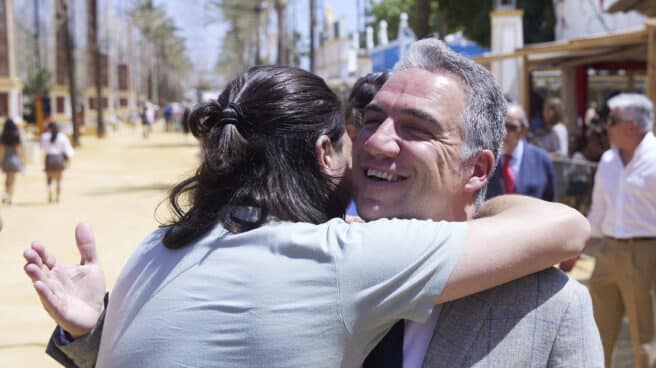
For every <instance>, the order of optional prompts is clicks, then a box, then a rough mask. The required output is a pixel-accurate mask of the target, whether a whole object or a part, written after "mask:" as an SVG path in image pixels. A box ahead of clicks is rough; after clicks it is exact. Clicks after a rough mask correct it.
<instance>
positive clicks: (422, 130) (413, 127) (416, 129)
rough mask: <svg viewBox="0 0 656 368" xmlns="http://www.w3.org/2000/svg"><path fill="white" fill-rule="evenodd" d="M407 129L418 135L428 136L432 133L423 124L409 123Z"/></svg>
mask: <svg viewBox="0 0 656 368" xmlns="http://www.w3.org/2000/svg"><path fill="white" fill-rule="evenodd" d="M406 129H407V130H408V132H410V133H412V134H416V135H422V136H427V135H430V133H429V132H428V131H427V130H426V129H425V128H424V127H422V126H419V125H407V126H406Z"/></svg>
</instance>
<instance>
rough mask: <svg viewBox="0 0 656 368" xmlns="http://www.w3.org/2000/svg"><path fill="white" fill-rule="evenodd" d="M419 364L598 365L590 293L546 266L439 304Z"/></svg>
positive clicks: (601, 358) (426, 367) (599, 348)
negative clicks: (434, 323) (423, 355)
mask: <svg viewBox="0 0 656 368" xmlns="http://www.w3.org/2000/svg"><path fill="white" fill-rule="evenodd" d="M423 366H424V368H434V367H503V368H506V367H522V368H528V367H568V368H573V367H603V366H604V354H603V348H602V345H601V339H600V337H599V331H598V329H597V325H596V323H595V321H594V317H593V314H592V302H591V299H590V294H589V293H588V290H587V289H586V287H585V286H583V285H581V284H580V283H578V282H577V281H575V280H573V279H571V278H569V277H568V276H567V275H565V274H564V273H562V272H561V271H560V270H557V269H555V268H549V269H547V270H544V271H542V272H538V273H535V274H532V275H530V276H527V277H524V278H521V279H519V280H515V281H512V282H509V283H507V284H504V285H501V286H498V287H496V288H493V289H490V290H487V291H484V292H481V293H478V294H474V295H471V296H468V297H465V298H462V299H459V300H455V301H453V302H449V303H445V304H444V305H443V306H442V309H441V312H440V316H439V319H438V321H437V326H436V329H435V332H434V334H433V337H432V339H431V343H430V346H429V348H428V351H427V352H426V357H425V359H424V364H423Z"/></svg>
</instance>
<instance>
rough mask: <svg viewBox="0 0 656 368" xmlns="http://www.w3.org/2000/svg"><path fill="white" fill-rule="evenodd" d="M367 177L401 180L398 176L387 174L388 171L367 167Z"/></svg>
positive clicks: (393, 180) (392, 180)
mask: <svg viewBox="0 0 656 368" xmlns="http://www.w3.org/2000/svg"><path fill="white" fill-rule="evenodd" d="M367 177H369V178H376V179H382V180H386V181H391V182H396V181H399V180H401V177H400V176H397V175H392V174H388V173H385V172H382V171H379V170H374V169H368V170H367Z"/></svg>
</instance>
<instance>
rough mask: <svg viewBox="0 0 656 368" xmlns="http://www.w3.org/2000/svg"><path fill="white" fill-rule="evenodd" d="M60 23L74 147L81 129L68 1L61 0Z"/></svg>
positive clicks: (78, 140)
mask: <svg viewBox="0 0 656 368" xmlns="http://www.w3.org/2000/svg"><path fill="white" fill-rule="evenodd" d="M61 5H62V7H61V9H60V11H61V13H60V16H59V17H58V18H59V21H61V27H64V42H65V43H66V45H65V47H66V64H67V65H68V68H66V69H68V95H69V99H70V101H71V120H72V122H73V145H74V146H75V147H78V146H79V145H80V127H79V124H78V123H79V122H78V120H77V79H76V76H75V50H74V48H73V40H72V37H71V30H70V28H69V22H68V0H61Z"/></svg>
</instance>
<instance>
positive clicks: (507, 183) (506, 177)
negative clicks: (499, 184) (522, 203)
mask: <svg viewBox="0 0 656 368" xmlns="http://www.w3.org/2000/svg"><path fill="white" fill-rule="evenodd" d="M511 159H512V155H508V154H505V155H503V165H502V166H501V177H502V178H503V186H504V187H505V188H506V193H507V194H511V193H515V177H514V176H513V172H512V170H511V169H510V160H511Z"/></svg>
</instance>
